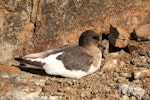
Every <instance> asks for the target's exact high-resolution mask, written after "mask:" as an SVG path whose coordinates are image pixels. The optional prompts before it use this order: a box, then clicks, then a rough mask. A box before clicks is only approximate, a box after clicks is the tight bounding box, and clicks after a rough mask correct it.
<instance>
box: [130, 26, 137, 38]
mask: <svg viewBox="0 0 150 100" xmlns="http://www.w3.org/2000/svg"><path fill="white" fill-rule="evenodd" d="M130 38H131V40H137V38H138V37H137V35H136V33H135V29H134V31H133V32H132V33H131V35H130Z"/></svg>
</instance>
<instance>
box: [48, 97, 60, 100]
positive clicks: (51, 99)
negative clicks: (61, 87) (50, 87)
mask: <svg viewBox="0 0 150 100" xmlns="http://www.w3.org/2000/svg"><path fill="white" fill-rule="evenodd" d="M49 98H50V100H59V96H50V97H49Z"/></svg>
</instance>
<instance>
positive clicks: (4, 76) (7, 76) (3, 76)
mask: <svg viewBox="0 0 150 100" xmlns="http://www.w3.org/2000/svg"><path fill="white" fill-rule="evenodd" d="M0 76H1V77H2V78H10V75H8V74H7V73H2V72H0Z"/></svg>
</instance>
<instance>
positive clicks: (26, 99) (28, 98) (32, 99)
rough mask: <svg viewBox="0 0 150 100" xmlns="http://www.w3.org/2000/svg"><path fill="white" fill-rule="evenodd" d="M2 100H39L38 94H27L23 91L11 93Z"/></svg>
mask: <svg viewBox="0 0 150 100" xmlns="http://www.w3.org/2000/svg"><path fill="white" fill-rule="evenodd" d="M0 99H1V100H39V95H38V93H37V92H33V93H26V92H22V91H10V92H7V93H6V94H5V95H4V96H2V97H1V98H0Z"/></svg>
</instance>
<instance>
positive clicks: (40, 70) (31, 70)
mask: <svg viewBox="0 0 150 100" xmlns="http://www.w3.org/2000/svg"><path fill="white" fill-rule="evenodd" d="M19 69H20V70H21V71H24V72H28V73H31V74H36V75H41V76H49V77H54V76H55V75H49V74H47V73H46V72H45V71H44V70H42V69H33V68H25V67H19ZM55 77H57V78H64V77H62V76H55Z"/></svg>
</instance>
